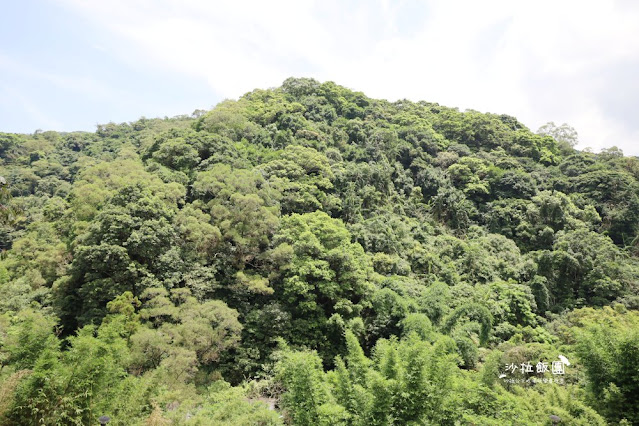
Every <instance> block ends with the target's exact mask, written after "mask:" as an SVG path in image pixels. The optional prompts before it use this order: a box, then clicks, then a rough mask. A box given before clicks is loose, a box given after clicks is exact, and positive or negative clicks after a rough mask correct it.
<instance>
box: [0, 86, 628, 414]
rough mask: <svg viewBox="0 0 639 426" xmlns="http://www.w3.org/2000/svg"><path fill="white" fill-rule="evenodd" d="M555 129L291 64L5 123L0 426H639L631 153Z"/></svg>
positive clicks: (0, 167) (1, 137)
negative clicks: (116, 116)
mask: <svg viewBox="0 0 639 426" xmlns="http://www.w3.org/2000/svg"><path fill="white" fill-rule="evenodd" d="M565 130H566V128H565V127H564V128H563V129H562V128H557V127H556V126H552V125H551V126H546V128H545V131H543V132H541V133H539V134H538V133H534V132H532V131H531V130H529V129H528V128H526V126H524V125H523V124H522V123H520V122H519V121H517V119H516V118H514V117H511V116H508V115H495V114H484V113H479V112H477V111H466V112H460V111H459V110H457V109H455V108H448V107H444V106H441V105H438V104H435V103H428V102H417V103H416V102H411V101H407V100H402V101H397V102H388V101H384V100H377V99H371V98H368V97H367V96H365V95H364V94H363V93H361V92H354V91H351V90H349V89H346V88H344V87H341V86H338V85H336V84H334V83H332V82H326V83H319V82H317V81H315V80H312V79H294V78H291V79H288V80H286V81H285V82H284V83H283V85H282V86H281V87H279V88H275V89H269V90H259V89H258V90H254V91H253V92H250V93H247V94H246V95H244V96H242V97H241V98H240V99H238V100H227V101H224V102H222V103H220V104H218V105H217V106H216V107H215V108H213V109H212V110H210V111H196V112H195V113H193V114H192V115H191V116H180V117H174V118H165V119H145V118H142V119H140V120H138V121H135V122H131V123H123V124H113V123H109V124H106V125H100V126H98V128H97V131H96V132H95V133H83V132H74V133H56V132H52V131H47V132H41V131H38V132H36V133H34V134H33V135H16V134H6V133H0V157H1V158H2V161H1V162H0V175H2V176H3V177H4V178H5V179H6V184H3V185H2V191H3V192H2V194H0V197H1V200H0V207H1V208H0V213H1V214H0V223H1V228H0V248H2V250H3V251H2V257H1V259H0V423H1V424H3V425H5V424H6V425H14V424H15V425H36V424H37V425H41V424H51V425H53V424H64V425H70V424H77V425H89V424H93V425H95V424H98V420H97V419H98V417H100V416H103V415H106V416H109V417H110V418H111V421H110V423H109V425H135V424H140V425H143V424H146V425H166V424H186V425H191V424H192V425H221V424H230V425H252V424H261V425H277V424H297V425H310V424H318V425H390V424H395V425H406V424H436V425H453V424H473V425H494V424H504V425H506V424H516V425H526V424H530V425H537V424H553V422H556V421H557V419H556V418H554V417H553V418H551V416H558V417H559V418H560V419H561V420H559V421H560V422H561V424H571V425H597V424H602V425H603V424H608V423H609V424H618V423H619V422H622V424H639V369H638V368H637V365H639V313H638V311H637V309H638V308H639V291H638V290H639V261H638V258H637V256H638V254H639V238H637V231H638V230H639V159H637V158H632V157H625V156H623V154H622V152H621V151H619V150H618V149H615V148H611V149H608V150H604V151H602V152H601V153H597V154H595V153H592V152H586V151H577V150H575V149H574V148H573V144H574V142H575V140H574V134H570V132H568V133H566V132H565ZM560 355H561V356H562V357H565V358H567V359H568V360H570V361H569V362H570V365H568V364H565V365H564V366H565V374H561V375H559V374H552V373H551V367H550V366H551V365H552V362H553V361H559V360H560V359H561V358H559V357H560ZM544 363H548V366H549V367H548V368H549V369H548V371H547V372H544V371H543V370H542V371H539V369H538V367H539V365H542V366H543V364H544ZM528 364H531V366H532V370H525V366H526V365H528ZM533 379H534V380H533ZM269 405H270V407H269ZM553 419H554V420H553Z"/></svg>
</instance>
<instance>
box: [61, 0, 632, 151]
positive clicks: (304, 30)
mask: <svg viewBox="0 0 639 426" xmlns="http://www.w3.org/2000/svg"><path fill="white" fill-rule="evenodd" d="M63 4H64V5H66V6H67V7H69V8H71V9H72V10H74V11H76V12H78V13H80V14H81V15H82V16H83V17H84V18H86V19H90V20H92V21H94V23H95V24H96V25H98V26H100V27H102V28H104V29H106V30H107V31H108V32H109V33H111V34H112V35H113V36H114V37H115V39H116V40H119V42H118V43H117V45H118V46H119V47H118V50H117V53H116V54H117V55H119V57H120V58H121V59H124V60H126V61H128V62H129V63H132V64H135V63H145V64H147V65H154V66H157V67H160V68H163V69H170V70H173V71H177V72H179V73H182V74H183V75H184V76H185V78H192V79H198V80H201V81H202V83H203V84H206V85H208V86H209V87H210V88H211V89H212V90H214V91H215V92H216V93H218V94H219V95H220V96H222V97H238V96H240V95H241V94H243V93H245V92H247V91H249V90H252V89H254V88H257V87H272V86H277V85H279V84H280V83H281V82H282V81H283V80H284V79H285V78H286V77H289V76H313V77H315V78H318V79H319V80H333V81H335V82H337V83H339V84H343V85H346V86H348V87H351V88H353V89H356V90H361V91H363V92H365V93H366V94H368V95H369V96H374V97H383V98H387V99H391V100H394V99H399V98H409V99H413V100H421V99H424V100H428V101H433V102H439V103H441V104H444V105H449V106H458V107H460V108H461V109H465V108H473V109H477V110H481V111H490V112H496V113H507V114H510V115H514V116H516V117H518V118H519V119H520V120H521V121H523V122H524V123H525V124H527V125H528V126H529V127H531V128H532V129H533V130H535V129H536V128H537V127H539V126H540V125H541V124H543V123H545V122H547V121H555V122H557V123H563V122H567V123H569V124H571V125H573V126H574V127H575V128H576V129H577V130H578V131H579V134H580V139H581V141H582V144H581V146H582V147H583V146H590V147H593V148H595V149H599V148H602V147H605V146H610V145H612V144H617V145H618V146H620V147H622V148H623V149H624V151H626V153H630V154H639V144H637V143H636V142H635V141H637V139H636V137H637V136H638V133H639V127H638V125H637V124H636V123H635V122H632V121H631V120H629V119H628V118H627V117H628V116H630V114H620V113H619V112H618V111H616V112H615V108H610V103H611V102H613V103H614V102H617V103H618V101H615V99H617V98H615V97H610V96H608V94H610V93H617V92H622V93H623V92H627V93H628V96H629V97H630V99H633V100H631V101H626V104H628V105H627V106H628V107H633V106H639V105H637V102H638V101H637V100H636V99H639V86H638V85H637V84H636V83H634V77H631V76H633V74H636V72H635V73H633V72H626V73H625V74H623V75H625V76H626V77H625V78H613V77H611V76H613V75H620V74H619V73H615V72H612V71H615V70H622V69H624V67H625V68H627V67H629V66H630V67H632V66H637V65H638V64H639V26H637V24H636V23H637V22H639V8H637V7H634V6H633V5H632V4H631V2H620V1H613V0H602V1H598V2H583V1H573V0H564V1H561V2H555V1H550V0H538V1H535V2H513V1H506V0H492V1H483V2H477V1H461V0H457V1H429V2H420V1H417V0H413V1H411V0H404V1H390V0H377V1H351V2H348V1H347V2H344V1H338V0H328V1H276V2H263V1H233V2H231V1H228V2H210V1H206V0H186V1H178V0H165V1H162V2H151V1H148V0H112V1H109V2H104V1H85V0H63ZM633 64H634V65H633ZM635 71H639V70H635ZM158 90H161V88H159V89H158ZM624 107H625V105H624ZM620 108H621V107H620ZM620 108H618V109H620ZM624 116H625V118H624Z"/></svg>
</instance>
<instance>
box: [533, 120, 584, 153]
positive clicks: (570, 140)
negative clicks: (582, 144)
mask: <svg viewBox="0 0 639 426" xmlns="http://www.w3.org/2000/svg"><path fill="white" fill-rule="evenodd" d="M537 134H539V135H545V136H551V137H552V138H553V139H555V140H556V141H557V142H559V144H560V146H561V148H562V150H563V151H566V152H570V151H572V149H573V148H574V147H575V146H576V145H577V144H578V143H579V135H578V134H577V131H576V130H575V129H574V128H572V127H571V126H569V125H568V124H566V123H564V124H562V125H561V126H557V125H556V124H555V123H554V122H552V121H550V122H548V123H546V124H544V125H543V126H541V127H540V128H539V129H538V130H537Z"/></svg>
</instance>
